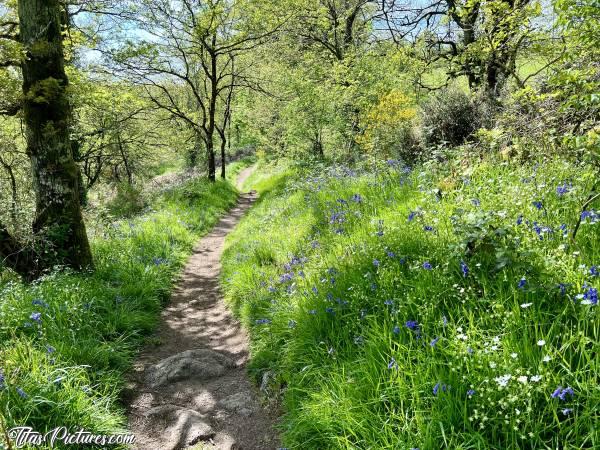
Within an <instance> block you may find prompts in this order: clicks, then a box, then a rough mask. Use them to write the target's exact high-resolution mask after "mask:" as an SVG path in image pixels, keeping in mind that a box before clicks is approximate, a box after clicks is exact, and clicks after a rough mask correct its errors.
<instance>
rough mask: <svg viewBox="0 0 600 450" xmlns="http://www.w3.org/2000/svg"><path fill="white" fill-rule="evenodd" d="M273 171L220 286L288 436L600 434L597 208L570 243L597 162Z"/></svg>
mask: <svg viewBox="0 0 600 450" xmlns="http://www.w3.org/2000/svg"><path fill="white" fill-rule="evenodd" d="M274 172H275V173H274V174H271V175H274V177H271V178H270V179H271V180H277V183H275V184H276V185H277V188H276V189H273V186H271V187H270V188H269V189H267V190H266V192H265V193H264V195H263V197H262V201H261V203H260V204H259V205H258V206H257V207H256V208H255V209H254V210H253V211H251V212H250V214H249V215H248V216H247V217H246V218H245V219H244V220H243V221H242V223H241V224H240V226H239V227H238V228H237V230H236V231H235V232H234V233H233V234H232V235H231V236H230V238H229V239H228V243H227V249H226V252H225V254H224V258H223V260H224V275H223V282H224V285H225V290H226V295H227V298H228V300H229V301H230V303H231V305H232V307H233V308H234V309H235V311H236V313H237V314H238V315H239V316H240V317H241V318H242V319H243V321H244V322H245V323H246V325H247V326H248V327H249V328H250V330H251V336H252V364H251V371H252V373H254V375H255V376H256V378H257V379H263V375H264V374H265V373H267V372H268V373H269V374H270V375H273V374H274V375H275V376H274V377H273V376H270V377H268V378H269V379H271V380H274V381H273V384H274V386H271V387H272V388H275V391H279V392H282V393H283V402H284V406H285V410H286V414H285V416H284V420H283V424H282V430H283V433H284V442H285V444H286V446H288V447H289V448H302V449H357V448H360V449H411V448H420V449H421V450H424V449H439V448H451V449H545V448H548V449H556V448H561V449H563V448H565V449H566V448H569V449H576V448H577V449H580V448H590V449H591V448H598V447H599V446H600V433H599V432H598V429H597V424H598V415H599V411H600V390H599V389H598V375H597V374H598V369H599V367H598V356H597V355H598V351H599V350H600V349H599V344H598V337H599V328H600V320H599V319H598V312H597V306H596V304H595V303H596V302H597V289H598V286H599V284H600V282H599V281H600V278H599V277H598V270H599V269H598V267H597V265H598V264H600V239H599V237H600V223H599V222H600V216H598V213H597V212H593V211H592V212H589V213H586V216H587V218H586V219H585V220H584V223H583V225H582V227H581V229H580V231H579V233H578V235H577V238H576V240H575V241H572V240H571V239H570V235H571V233H572V231H573V227H574V225H575V223H576V222H577V219H578V218H579V216H580V213H581V211H580V207H581V204H582V203H583V201H584V199H585V198H586V196H587V195H588V189H589V187H590V186H589V184H590V183H591V181H592V180H593V172H591V171H590V170H589V169H587V168H585V167H575V166H572V165H569V164H567V163H562V162H553V161H544V162H541V163H540V164H535V165H534V164H525V165H517V164H509V163H502V162H498V161H489V162H477V163H473V164H472V165H470V166H466V165H464V161H462V162H458V161H457V162H456V163H452V164H447V165H444V166H437V165H431V166H429V167H424V168H421V169H419V170H417V171H408V170H406V169H405V168H404V167H402V166H401V165H400V164H398V163H396V162H393V161H391V162H389V164H387V165H382V166H379V167H375V168H371V169H370V170H368V171H361V172H359V173H355V172H354V171H352V170H348V169H341V168H338V169H336V170H328V171H320V172H317V173H309V174H305V175H304V176H301V177H294V176H292V175H291V174H292V171H291V170H290V169H285V168H278V169H275V171H274ZM257 176H258V175H257ZM263 178H265V175H264V174H263ZM266 179H269V178H266ZM249 181H250V182H252V180H249ZM254 182H259V183H258V184H259V185H260V184H261V183H262V184H265V180H264V179H263V181H262V182H261V180H256V179H255V180H254ZM592 206H593V205H592ZM593 207H594V206H593ZM595 207H596V208H597V205H595Z"/></svg>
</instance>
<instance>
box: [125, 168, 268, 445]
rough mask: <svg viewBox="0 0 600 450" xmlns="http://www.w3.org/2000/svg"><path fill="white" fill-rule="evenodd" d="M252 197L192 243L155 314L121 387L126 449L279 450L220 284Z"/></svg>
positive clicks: (242, 338) (241, 178) (242, 337)
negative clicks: (231, 237)
mask: <svg viewBox="0 0 600 450" xmlns="http://www.w3.org/2000/svg"><path fill="white" fill-rule="evenodd" d="M251 172H252V168H248V169H245V170H243V171H242V172H241V173H240V175H239V177H238V186H241V185H242V184H243V182H244V180H245V179H246V178H247V177H248V176H249V175H250V173H251ZM256 198H257V195H256V193H255V192H249V193H245V194H242V195H241V196H240V199H239V202H238V204H237V206H236V207H235V208H234V209H232V210H231V211H230V212H229V213H228V214H227V215H226V216H225V217H223V218H222V219H221V220H220V222H219V223H218V224H217V225H216V226H215V228H214V229H213V230H212V231H211V232H210V234H208V235H207V236H205V237H204V238H203V239H202V240H201V241H200V242H199V243H198V244H197V246H196V247H195V249H194V251H193V254H192V256H191V257H190V259H189V260H188V262H187V265H186V267H185V269H184V270H183V273H182V274H181V277H180V279H179V281H178V282H177V285H176V288H175V289H174V291H173V294H172V297H171V301H170V303H169V305H168V306H167V307H166V308H165V309H164V310H163V312H162V320H161V325H160V327H159V329H158V331H157V335H156V338H155V339H153V340H154V341H155V342H156V343H157V344H156V345H149V346H148V347H147V348H145V349H144V350H143V351H142V352H141V353H140V355H139V356H138V358H137V361H136V363H135V365H134V371H133V373H132V375H131V380H130V385H129V389H128V392H129V397H130V398H129V399H128V415H129V428H130V430H131V432H132V433H134V434H135V435H136V444H135V446H134V447H133V448H136V449H140V450H142V449H143V450H164V449H176V448H186V447H190V446H192V447H193V448H194V449H199V448H201V449H223V450H225V449H227V450H229V449H236V450H241V449H244V450H254V449H256V450H259V449H260V450H267V449H276V448H278V446H279V445H278V444H279V440H278V437H277V433H276V431H275V430H274V424H275V422H276V417H275V413H274V412H273V411H269V410H267V409H266V408H265V407H264V405H263V404H262V402H261V400H260V396H259V392H258V389H257V388H256V386H255V385H254V384H253V383H252V382H251V381H250V379H249V377H248V374H247V372H246V368H245V365H246V362H247V361H248V357H249V351H248V335H247V333H246V332H245V330H244V329H243V328H242V326H241V325H240V323H239V322H238V321H237V320H236V319H234V317H233V316H232V314H231V312H230V311H229V309H228V307H227V305H226V304H225V302H224V300H223V296H222V293H221V290H220V286H219V283H220V271H221V262H220V259H221V254H222V252H223V245H224V241H225V237H226V236H227V234H228V233H230V232H231V231H232V230H233V229H234V227H235V226H236V224H237V223H238V222H239V220H240V219H241V218H242V216H243V215H244V213H245V212H246V211H247V210H248V209H249V208H250V206H251V205H252V203H253V202H254V201H255V200H256ZM165 370H166V371H167V372H165ZM168 371H170V372H168ZM157 380H159V381H160V382H158V381H157ZM165 380H166V381H165Z"/></svg>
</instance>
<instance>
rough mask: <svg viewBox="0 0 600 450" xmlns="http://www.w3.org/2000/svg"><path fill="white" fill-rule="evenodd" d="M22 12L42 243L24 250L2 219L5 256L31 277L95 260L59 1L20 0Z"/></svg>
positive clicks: (26, 104) (27, 114)
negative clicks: (83, 202)
mask: <svg viewBox="0 0 600 450" xmlns="http://www.w3.org/2000/svg"><path fill="white" fill-rule="evenodd" d="M18 17H19V23H18V41H19V42H20V43H21V44H22V46H23V51H24V53H25V58H24V59H23V60H22V61H19V62H18V63H17V64H18V66H19V67H20V69H21V72H22V77H23V96H22V100H21V106H22V110H23V121H24V124H25V131H26V140H27V155H28V157H29V159H30V162H31V167H32V175H33V188H34V191H35V193H36V199H35V203H36V215H35V220H34V222H33V231H34V233H35V234H36V235H37V237H38V238H40V239H42V241H43V247H42V249H40V251H34V250H31V251H28V250H23V248H24V246H23V245H22V243H20V242H18V241H17V239H16V238H15V237H14V236H12V235H11V234H10V233H9V232H8V230H7V228H6V226H4V225H0V257H1V258H2V260H3V261H4V262H5V264H7V265H9V266H11V267H12V268H14V269H15V270H16V271H17V272H19V273H21V274H24V275H26V276H28V277H33V276H36V275H38V274H39V273H40V272H41V271H43V270H45V269H48V268H50V267H52V266H53V265H55V264H63V265H66V266H69V267H73V268H76V269H84V268H87V267H90V266H91V265H92V254H91V251H90V246H89V243H88V238H87V234H86V230H85V225H84V222H83V217H82V214H81V208H80V204H79V198H80V194H79V168H78V166H77V164H76V163H75V161H74V158H73V150H72V147H71V141H70V137H69V125H70V122H71V106H70V104H69V99H68V96H67V92H66V91H67V86H68V79H67V75H66V73H65V67H64V53H63V45H62V30H63V28H62V23H61V8H60V2H59V1H57V0H54V1H52V0H48V1H40V0H20V1H19V2H18ZM5 25H6V24H5Z"/></svg>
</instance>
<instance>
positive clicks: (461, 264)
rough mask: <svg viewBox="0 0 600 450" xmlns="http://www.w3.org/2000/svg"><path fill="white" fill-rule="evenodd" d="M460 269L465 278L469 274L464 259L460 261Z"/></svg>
mask: <svg viewBox="0 0 600 450" xmlns="http://www.w3.org/2000/svg"><path fill="white" fill-rule="evenodd" d="M460 270H461V271H462V274H463V277H464V278H466V277H467V275H469V266H467V263H465V262H464V261H461V262H460Z"/></svg>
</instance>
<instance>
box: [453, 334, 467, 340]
mask: <svg viewBox="0 0 600 450" xmlns="http://www.w3.org/2000/svg"><path fill="white" fill-rule="evenodd" d="M456 337H457V338H458V339H461V340H463V341H466V340H467V335H466V334H462V333H461V334H459V335H458V336H456Z"/></svg>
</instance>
